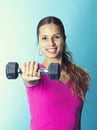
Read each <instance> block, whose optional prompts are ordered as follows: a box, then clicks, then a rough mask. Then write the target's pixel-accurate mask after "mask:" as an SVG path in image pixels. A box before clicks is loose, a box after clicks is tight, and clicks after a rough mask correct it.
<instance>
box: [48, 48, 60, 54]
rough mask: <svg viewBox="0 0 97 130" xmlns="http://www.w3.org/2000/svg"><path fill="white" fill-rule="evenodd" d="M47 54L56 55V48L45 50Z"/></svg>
mask: <svg viewBox="0 0 97 130" xmlns="http://www.w3.org/2000/svg"><path fill="white" fill-rule="evenodd" d="M46 50H47V51H48V52H49V53H51V54H53V53H56V51H57V48H50V49H46Z"/></svg>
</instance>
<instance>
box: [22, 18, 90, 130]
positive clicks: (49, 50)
mask: <svg viewBox="0 0 97 130" xmlns="http://www.w3.org/2000/svg"><path fill="white" fill-rule="evenodd" d="M37 39H38V42H39V45H40V48H41V50H42V52H43V53H44V55H45V59H44V61H43V63H42V64H40V65H38V63H36V62H35V61H32V62H26V63H24V64H23V66H22V72H23V74H22V78H23V81H24V83H25V86H26V90H27V95H28V101H29V107H30V114H31V130H81V122H80V121H81V112H82V108H83V104H84V99H85V95H86V92H87V90H88V88H89V80H90V78H89V75H88V73H87V72H86V71H85V70H84V69H82V68H80V67H79V66H77V65H76V64H74V63H73V60H72V56H71V55H70V52H69V51H67V47H66V35H65V30H64V26H63V24H62V22H61V20H60V19H58V18H57V17H53V16H49V17H45V18H43V19H42V20H41V21H40V22H39V24H38V27H37ZM52 62H54V63H59V64H60V66H61V72H60V79H59V80H53V81H52V80H50V79H49V78H48V76H47V75H45V74H43V75H41V74H40V72H39V70H38V66H40V67H42V68H45V67H48V65H49V64H50V63H52ZM71 106H72V108H71Z"/></svg>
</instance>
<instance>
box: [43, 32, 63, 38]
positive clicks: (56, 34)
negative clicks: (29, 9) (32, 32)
mask: <svg viewBox="0 0 97 130" xmlns="http://www.w3.org/2000/svg"><path fill="white" fill-rule="evenodd" d="M53 35H62V34H61V33H56V34H53ZM43 36H48V35H45V34H44V35H40V37H43Z"/></svg>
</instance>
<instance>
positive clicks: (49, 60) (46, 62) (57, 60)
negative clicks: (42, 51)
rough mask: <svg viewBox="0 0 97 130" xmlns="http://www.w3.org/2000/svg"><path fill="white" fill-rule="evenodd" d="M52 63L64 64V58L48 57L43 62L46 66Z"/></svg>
mask: <svg viewBox="0 0 97 130" xmlns="http://www.w3.org/2000/svg"><path fill="white" fill-rule="evenodd" d="M50 63H59V64H62V58H59V59H54V58H52V59H51V58H50V59H47V58H45V59H44V61H43V64H44V65H45V66H48V65H49V64H50Z"/></svg>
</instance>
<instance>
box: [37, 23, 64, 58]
mask: <svg viewBox="0 0 97 130" xmlns="http://www.w3.org/2000/svg"><path fill="white" fill-rule="evenodd" d="M39 45H40V48H41V50H42V52H43V53H44V55H45V56H46V58H55V59H57V58H62V50H63V45H64V39H63V36H62V34H61V31H60V27H59V26H58V25H56V24H52V23H51V24H45V25H42V26H41V27H40V28H39Z"/></svg>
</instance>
